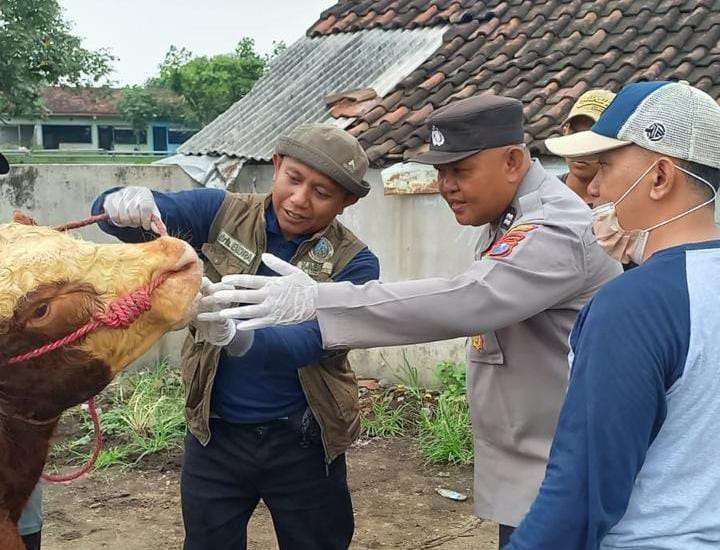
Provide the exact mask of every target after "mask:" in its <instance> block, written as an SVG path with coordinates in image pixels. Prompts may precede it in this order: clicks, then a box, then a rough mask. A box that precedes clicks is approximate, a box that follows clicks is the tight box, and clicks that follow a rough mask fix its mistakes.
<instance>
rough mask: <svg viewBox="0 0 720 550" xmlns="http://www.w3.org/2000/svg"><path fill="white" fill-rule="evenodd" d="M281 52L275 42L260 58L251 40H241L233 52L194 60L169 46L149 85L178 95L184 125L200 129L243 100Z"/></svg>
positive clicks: (187, 52)
mask: <svg viewBox="0 0 720 550" xmlns="http://www.w3.org/2000/svg"><path fill="white" fill-rule="evenodd" d="M284 50H285V45H284V44H283V43H282V42H280V43H275V44H274V47H273V53H272V54H270V55H268V56H262V55H260V54H258V53H257V52H256V51H255V42H254V41H253V40H252V39H251V38H243V39H242V40H240V42H239V43H238V45H237V47H236V48H235V51H233V52H232V53H229V54H220V55H215V56H212V57H207V56H198V57H194V56H193V54H192V52H190V51H188V50H187V49H185V48H177V47H176V46H170V49H169V50H168V52H167V54H166V55H165V60H164V61H163V62H162V64H161V65H160V74H159V75H158V77H157V78H155V79H152V80H151V81H150V82H149V83H148V84H149V85H150V86H157V87H161V88H165V89H167V90H170V91H172V92H174V93H175V94H177V95H178V96H180V97H181V98H182V99H183V100H184V102H185V123H186V124H187V125H188V126H200V127H202V126H205V125H206V124H208V123H209V122H210V121H212V120H213V119H215V118H216V117H217V116H218V115H220V114H222V113H224V112H225V111H226V110H227V109H228V108H229V107H230V106H231V105H232V104H233V103H235V102H236V101H238V100H239V99H241V98H242V97H244V96H245V95H246V94H247V93H248V92H249V91H250V90H251V88H252V87H253V85H254V84H255V82H256V81H257V80H258V79H259V78H260V77H261V76H262V75H263V74H264V72H265V69H266V67H267V66H268V63H269V62H270V60H272V59H273V58H274V57H275V56H277V55H279V54H280V53H282V52H283V51H284Z"/></svg>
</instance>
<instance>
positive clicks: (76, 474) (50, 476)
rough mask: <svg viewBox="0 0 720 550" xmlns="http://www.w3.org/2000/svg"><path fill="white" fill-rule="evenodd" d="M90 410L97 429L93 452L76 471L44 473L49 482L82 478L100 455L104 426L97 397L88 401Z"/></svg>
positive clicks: (64, 481)
mask: <svg viewBox="0 0 720 550" xmlns="http://www.w3.org/2000/svg"><path fill="white" fill-rule="evenodd" d="M87 405H88V411H89V412H90V418H92V422H93V427H94V429H95V443H94V445H93V453H92V456H91V457H90V460H88V461H87V462H86V463H85V465H84V466H83V467H82V468H80V469H78V470H75V471H74V472H68V473H67V474H42V476H40V477H42V479H43V480H44V481H47V482H48V483H68V482H70V481H75V480H76V479H79V478H81V477H82V476H84V475H85V474H87V473H88V472H89V471H90V470H92V468H93V466H94V465H95V461H96V460H97V457H98V456H100V451H101V450H102V448H103V436H102V428H101V427H100V417H99V416H98V411H97V407H96V406H95V398H94V397H91V398H90V399H88V402H87Z"/></svg>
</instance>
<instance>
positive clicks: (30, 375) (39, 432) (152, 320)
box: [0, 223, 202, 550]
mask: <svg viewBox="0 0 720 550" xmlns="http://www.w3.org/2000/svg"><path fill="white" fill-rule="evenodd" d="M201 272H202V268H201V265H200V262H199V260H198V257H197V255H196V254H195V252H194V251H193V250H192V248H190V247H189V245H187V244H186V243H184V242H183V241H180V240H178V239H173V238H170V237H161V238H159V239H157V240H154V241H151V242H148V243H144V244H138V245H131V244H113V245H97V244H92V243H89V242H86V241H82V240H79V239H76V238H74V237H72V236H69V235H67V234H64V233H60V232H58V231H55V230H52V229H49V228H46V227H38V226H28V225H22V224H19V223H10V224H5V225H0V550H24V545H23V543H22V540H21V539H20V537H19V535H18V532H17V527H16V524H17V520H18V518H19V517H20V513H21V512H22V509H23V506H24V504H25V502H26V501H27V499H28V497H29V496H30V493H31V492H32V490H33V487H34V486H35V484H36V483H37V481H38V479H39V477H40V474H41V472H42V469H43V466H44V464H45V459H46V457H47V452H48V442H49V439H50V436H51V435H52V432H53V430H54V429H55V426H56V425H57V422H58V418H59V416H60V414H61V413H62V412H63V411H64V410H65V409H67V408H68V407H72V406H74V405H77V404H79V403H82V402H84V401H86V400H87V399H88V398H89V397H91V396H93V395H95V394H97V393H98V392H99V391H101V390H102V389H103V388H104V387H105V386H107V384H108V383H109V382H110V381H111V380H112V378H113V377H114V376H115V375H116V374H117V373H118V372H120V371H121V370H122V369H123V368H124V367H126V366H127V365H128V364H129V363H131V362H132V361H134V360H135V359H137V358H138V357H140V355H142V354H143V353H144V352H145V351H146V350H147V349H148V348H149V347H150V346H152V344H153V343H155V342H156V341H157V340H158V338H160V337H161V336H162V335H163V334H164V333H166V332H167V331H169V330H174V329H177V328H181V327H182V326H184V325H185V324H187V322H188V321H189V320H190V317H191V316H192V314H193V311H194V307H193V306H194V303H195V296H196V295H197V292H198V289H199V286H200V278H201V274H202V273H201ZM164 274H167V279H165V281H164V282H163V283H162V284H161V285H160V286H158V287H157V289H156V290H154V291H153V292H152V294H151V305H150V309H149V310H148V311H145V312H144V313H141V314H140V315H139V317H137V319H136V320H135V321H134V322H132V324H130V326H129V327H127V328H107V327H101V328H99V329H98V330H96V331H94V332H92V333H90V334H88V335H87V336H85V337H84V338H82V339H80V340H78V341H76V342H74V343H72V344H70V345H65V346H63V347H62V348H60V349H57V350H55V351H52V352H50V353H47V354H45V355H43V356H41V357H37V358H35V359H29V360H23V361H21V362H18V363H14V364H9V363H8V360H9V359H10V358H13V357H17V356H18V355H22V354H25V353H26V352H29V351H31V350H34V349H36V348H38V347H39V346H43V345H45V344H48V343H51V342H54V341H57V340H58V339H60V338H62V337H64V336H66V335H68V334H69V333H72V332H73V331H75V330H76V329H77V328H79V327H81V326H83V325H85V324H86V323H88V322H89V321H91V320H92V319H93V316H94V315H95V314H97V313H102V312H104V311H105V310H107V307H108V305H109V304H110V303H112V302H113V300H115V299H117V298H118V297H122V296H126V295H128V294H131V293H133V291H136V290H137V289H138V288H141V287H143V286H144V285H147V284H148V283H149V282H150V281H152V280H154V279H156V278H157V277H158V276H161V275H164Z"/></svg>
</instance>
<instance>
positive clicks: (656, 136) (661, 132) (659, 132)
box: [645, 122, 665, 141]
mask: <svg viewBox="0 0 720 550" xmlns="http://www.w3.org/2000/svg"><path fill="white" fill-rule="evenodd" d="M645 135H646V136H647V137H648V139H649V140H650V141H660V140H661V139H662V138H664V137H665V126H663V125H662V124H660V123H659V122H653V123H652V124H651V125H650V126H648V127H647V128H645Z"/></svg>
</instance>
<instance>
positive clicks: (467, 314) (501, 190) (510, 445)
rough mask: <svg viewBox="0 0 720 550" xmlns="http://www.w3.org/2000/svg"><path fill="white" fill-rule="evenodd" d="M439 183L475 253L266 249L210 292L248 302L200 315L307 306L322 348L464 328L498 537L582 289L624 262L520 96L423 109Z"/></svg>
mask: <svg viewBox="0 0 720 550" xmlns="http://www.w3.org/2000/svg"><path fill="white" fill-rule="evenodd" d="M428 125H429V129H430V135H431V143H430V150H429V151H428V152H427V153H424V154H421V155H419V156H418V157H417V158H416V159H414V160H416V161H417V162H422V163H428V164H432V165H434V166H435V167H436V168H437V170H438V181H439V185H440V192H441V193H442V195H443V197H444V198H445V200H446V201H447V203H448V205H449V206H450V208H451V209H452V211H453V213H454V214H455V217H456V219H457V221H458V222H459V223H460V224H461V225H476V226H483V230H482V234H481V237H480V242H479V244H478V248H477V255H476V258H475V262H474V263H473V264H472V265H471V266H470V268H469V269H468V270H467V271H465V272H464V273H462V274H460V275H458V276H457V277H455V278H452V279H427V280H418V281H408V282H397V283H386V284H378V283H369V284H365V285H364V286H355V285H352V284H350V283H343V284H337V285H325V284H319V285H318V284H316V283H315V282H314V281H312V280H310V279H309V278H307V277H306V276H305V275H304V274H302V273H301V272H299V271H297V270H296V269H295V268H293V267H292V266H287V265H285V264H284V263H283V262H281V261H279V260H278V259H276V258H272V257H267V256H266V259H264V261H265V263H266V264H267V265H268V266H270V267H272V268H273V269H274V270H275V271H277V272H280V273H282V274H283V275H284V276H283V277H280V278H266V277H246V276H236V277H233V276H231V277H226V278H225V279H224V282H226V283H228V284H233V285H237V286H238V287H245V288H249V289H256V290H231V291H219V292H218V293H216V294H214V295H213V296H212V297H209V298H208V299H206V300H205V301H206V303H211V304H231V303H241V304H248V303H250V304H256V305H250V306H241V307H234V308H229V309H226V310H224V311H221V312H216V313H210V314H206V315H204V316H202V318H211V319H212V318H238V319H241V318H248V319H250V320H248V321H246V322H244V323H241V324H240V326H243V327H259V326H269V325H283V324H287V323H295V322H298V321H306V320H308V319H315V318H317V320H318V321H319V323H320V329H321V331H322V339H323V345H324V347H325V349H346V348H355V347H357V348H363V347H373V346H390V345H399V344H412V343H419V342H429V341H433V340H443V339H447V338H455V337H459V336H468V337H469V339H468V346H467V370H468V385H469V388H468V393H469V400H470V407H471V413H472V422H473V429H474V432H475V510H476V513H477V515H478V516H480V517H483V518H487V519H492V520H495V521H497V522H498V523H500V524H501V528H500V544H501V545H503V544H505V542H507V540H508V537H509V534H510V533H511V532H512V529H513V526H516V525H517V524H518V523H519V522H520V520H521V519H522V517H523V516H524V515H525V513H526V512H527V510H528V508H529V506H530V503H531V502H532V501H533V499H534V498H535V495H536V494H537V490H538V487H539V485H540V482H541V480H542V478H543V475H544V473H545V466H546V462H547V458H548V453H549V450H550V441H551V440H552V436H553V433H554V431H555V425H556V422H557V418H558V413H559V411H560V406H561V404H562V400H563V396H564V393H565V387H566V384H567V379H568V363H567V353H568V344H567V339H568V334H569V332H570V328H571V326H572V324H573V322H574V320H575V316H576V315H577V312H578V311H579V310H580V308H581V307H582V306H583V305H584V304H585V302H587V300H588V299H589V298H590V297H591V296H592V295H593V294H594V293H595V292H596V291H597V290H598V289H599V288H600V287H601V286H602V285H603V284H604V283H605V282H607V281H608V280H610V279H611V278H613V277H615V276H616V275H618V274H619V273H620V272H621V268H620V264H619V263H617V262H615V261H613V260H611V259H610V258H608V257H607V255H605V254H604V252H603V251H602V249H601V248H600V247H599V246H598V245H597V243H596V241H595V237H594V235H593V233H592V227H591V220H590V209H589V208H588V207H587V205H586V204H584V203H583V202H582V200H580V199H579V198H578V197H577V195H575V193H573V192H572V191H571V190H570V189H568V188H567V187H566V186H565V185H564V184H563V183H562V182H560V180H558V179H557V178H555V177H554V176H551V175H550V174H548V173H547V172H546V171H545V170H544V169H543V167H542V166H541V164H540V162H539V161H538V160H533V159H531V157H530V154H529V152H528V151H527V149H526V148H525V146H524V145H523V112H522V104H521V103H520V102H519V101H517V100H514V99H508V98H503V97H498V96H493V95H482V96H478V97H474V98H469V99H466V100H462V101H458V102H457V103H454V104H451V105H450V106H448V107H445V108H443V109H441V110H439V111H437V112H436V113H435V114H433V115H432V116H431V117H430V119H429V120H428Z"/></svg>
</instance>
